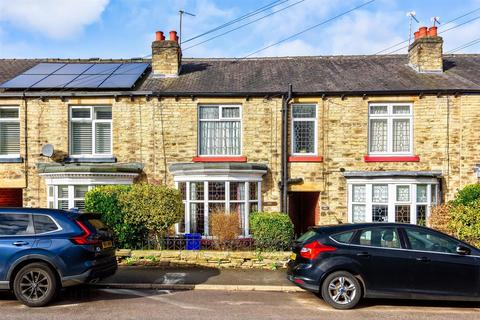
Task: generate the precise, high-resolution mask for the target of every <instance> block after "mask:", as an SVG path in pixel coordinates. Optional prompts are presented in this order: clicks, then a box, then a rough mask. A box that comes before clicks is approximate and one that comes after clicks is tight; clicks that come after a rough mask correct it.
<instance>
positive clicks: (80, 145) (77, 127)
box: [72, 122, 92, 155]
mask: <svg viewBox="0 0 480 320" xmlns="http://www.w3.org/2000/svg"><path fill="white" fill-rule="evenodd" d="M72 154H75V155H78V154H92V124H91V123H82V122H72Z"/></svg>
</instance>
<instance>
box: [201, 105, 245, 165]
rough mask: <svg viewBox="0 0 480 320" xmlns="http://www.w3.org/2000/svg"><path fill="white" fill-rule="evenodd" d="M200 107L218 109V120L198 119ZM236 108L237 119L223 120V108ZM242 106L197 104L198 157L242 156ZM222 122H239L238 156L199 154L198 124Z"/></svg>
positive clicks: (233, 155) (232, 155)
mask: <svg viewBox="0 0 480 320" xmlns="http://www.w3.org/2000/svg"><path fill="white" fill-rule="evenodd" d="M201 107H217V108H218V112H219V114H218V116H219V117H218V119H200V108H201ZM232 107H237V108H238V109H239V113H240V114H239V117H238V118H223V108H232ZM242 111H243V110H242V105H240V104H199V105H198V106H197V119H198V121H197V154H198V156H199V157H208V158H210V157H236V156H241V155H242V154H243V121H242V119H243V113H242ZM223 121H239V122H240V150H239V153H238V154H201V153H200V150H201V147H200V144H201V138H200V122H223Z"/></svg>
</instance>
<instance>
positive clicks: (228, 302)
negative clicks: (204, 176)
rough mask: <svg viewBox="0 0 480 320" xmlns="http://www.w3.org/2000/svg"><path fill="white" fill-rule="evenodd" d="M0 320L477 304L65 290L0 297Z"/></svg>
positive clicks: (467, 308) (420, 309)
mask: <svg viewBox="0 0 480 320" xmlns="http://www.w3.org/2000/svg"><path fill="white" fill-rule="evenodd" d="M0 312H1V319H2V320H7V319H35V320H41V319H53V320H57V319H58V320H64V319H88V320H91V319H115V320H122V319H169V320H173V319H181V320H190V319H192V320H196V319H209V320H216V319H229V320H237V319H238V320H245V319H262V320H263V319H282V320H285V319H317V320H318V319H336V320H342V319H345V320H346V319H349V320H352V319H369V320H370V319H375V320H378V319H402V320H405V319H407V320H408V319H412V320H413V319H415V320H423V319H435V320H443V319H445V320H447V319H449V320H450V319H455V320H467V319H472V320H473V319H476V320H478V319H480V304H478V303H476V304H473V303H451V302H450V303H446V302H442V303H440V302H418V301H401V302H392V301H383V300H368V301H366V302H364V303H362V304H361V306H360V307H359V308H358V309H355V310H349V311H338V310H333V309H331V308H330V307H329V306H327V305H326V304H325V303H324V302H323V301H322V300H320V299H318V298H317V297H316V296H315V295H313V294H311V293H307V292H302V293H282V292H222V291H175V292H171V291H157V290H128V289H91V288H85V289H82V290H80V289H78V288H75V289H73V288H72V289H69V290H67V291H65V292H63V293H62V296H61V297H60V299H59V300H58V301H57V302H55V303H54V304H52V305H51V306H49V307H45V308H28V307H25V306H23V305H21V304H20V303H19V302H17V301H16V300H14V299H13V297H12V296H11V295H7V294H1V295H0Z"/></svg>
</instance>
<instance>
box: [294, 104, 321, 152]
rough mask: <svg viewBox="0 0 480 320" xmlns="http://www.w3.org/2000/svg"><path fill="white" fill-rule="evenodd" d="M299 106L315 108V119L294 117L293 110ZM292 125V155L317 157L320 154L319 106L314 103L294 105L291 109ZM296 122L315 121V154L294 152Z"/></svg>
mask: <svg viewBox="0 0 480 320" xmlns="http://www.w3.org/2000/svg"><path fill="white" fill-rule="evenodd" d="M298 106H315V118H294V117H293V109H294V108H295V107H298ZM291 111H292V112H291V119H292V121H291V124H290V132H291V136H292V138H291V139H290V140H291V141H290V150H292V155H294V156H316V155H317V154H318V127H317V126H318V119H317V118H318V105H317V104H314V103H296V104H292V109H291ZM296 121H303V122H305V121H313V123H314V151H313V152H307V153H301V152H294V145H295V143H294V139H295V135H294V134H293V132H294V131H293V130H294V129H293V128H294V122H296Z"/></svg>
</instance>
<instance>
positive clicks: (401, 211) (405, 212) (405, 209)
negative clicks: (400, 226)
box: [395, 206, 410, 223]
mask: <svg viewBox="0 0 480 320" xmlns="http://www.w3.org/2000/svg"><path fill="white" fill-rule="evenodd" d="M395 222H399V223H410V206H395Z"/></svg>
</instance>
